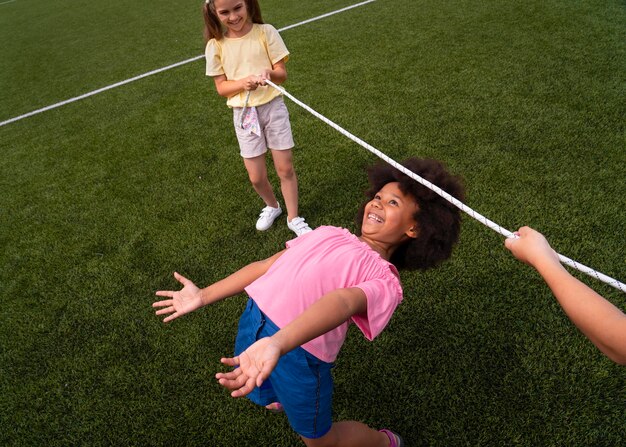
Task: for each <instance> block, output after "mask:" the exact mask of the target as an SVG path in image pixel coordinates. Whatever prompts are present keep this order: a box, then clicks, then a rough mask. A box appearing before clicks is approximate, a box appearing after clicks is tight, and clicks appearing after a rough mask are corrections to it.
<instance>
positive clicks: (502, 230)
mask: <svg viewBox="0 0 626 447" xmlns="http://www.w3.org/2000/svg"><path fill="white" fill-rule="evenodd" d="M265 82H266V83H267V84H268V85H271V86H272V87H274V88H275V89H276V90H278V91H279V92H281V93H282V94H283V95H285V96H286V97H288V98H289V99H291V100H292V101H293V102H295V103H296V104H297V105H299V106H300V107H302V108H303V109H305V110H306V111H308V112H309V113H311V114H312V115H313V116H315V117H317V118H319V119H320V120H321V121H323V122H325V123H326V124H328V125H329V126H330V127H332V128H333V129H335V130H337V131H338V132H339V133H341V134H343V135H345V136H346V137H348V138H349V139H351V140H352V141H354V142H355V143H357V144H359V145H360V146H362V147H364V148H365V149H367V150H368V151H370V152H371V153H373V154H374V155H376V156H377V157H379V158H381V159H382V160H384V161H386V162H387V163H389V164H390V165H391V166H393V167H394V168H396V169H398V170H399V171H400V172H402V173H404V174H406V175H408V176H409V177H411V178H412V179H413V180H415V181H416V182H418V183H421V184H422V185H424V186H425V187H427V188H428V189H430V190H432V191H433V192H435V193H436V194H439V195H440V196H441V197H443V198H444V199H446V200H447V201H448V202H450V203H452V204H453V205H454V206H456V207H457V208H459V209H460V210H461V211H463V212H464V213H466V214H468V215H469V216H470V217H472V218H474V219H476V220H477V221H478V222H480V223H482V224H483V225H486V226H487V227H489V228H491V229H492V230H494V231H495V232H497V233H500V234H501V235H503V236H505V237H508V238H515V237H517V236H516V235H515V234H513V233H512V232H510V231H509V230H507V229H505V228H502V227H501V226H500V225H498V224H496V223H495V222H492V221H491V220H489V219H487V218H486V217H485V216H483V215H481V214H479V213H477V212H476V211H474V210H473V209H472V208H470V207H468V206H467V205H465V204H464V203H463V202H461V201H460V200H458V199H456V198H454V197H452V196H451V195H450V194H448V193H447V192H445V191H444V190H443V189H441V188H439V187H438V186H436V185H434V184H432V183H431V182H429V181H428V180H426V179H424V178H422V177H420V176H419V175H417V174H415V173H414V172H413V171H410V170H409V169H407V168H405V167H404V166H402V165H401V164H400V163H398V162H397V161H395V160H393V159H392V158H390V157H388V156H387V155H385V154H384V153H382V152H381V151H379V150H378V149H376V148H375V147H373V146H371V145H369V144H367V143H366V142H365V141H363V140H361V139H360V138H358V137H356V136H354V135H352V134H351V133H350V132H348V131H347V130H345V129H343V128H342V127H341V126H339V125H337V124H335V123H334V122H332V121H331V120H329V119H328V118H326V117H325V116H324V115H322V114H320V113H318V112H316V111H315V110H313V109H312V108H311V107H309V106H307V105H306V104H304V103H303V102H302V101H300V100H298V99H297V98H295V97H294V96H293V95H291V94H290V93H288V92H287V91H286V90H285V89H284V88H282V87H279V86H278V85H276V84H274V83H273V82H272V81H270V80H265ZM557 254H558V253H557ZM558 256H559V260H560V261H561V263H563V264H565V265H568V266H570V267H572V268H574V269H576V270H579V271H581V272H583V273H585V274H587V275H589V276H591V277H593V278H596V279H598V280H600V281H602V282H605V283H607V284H609V285H610V286H613V287H615V288H616V289H619V290H621V291H622V292H625V293H626V284H624V283H621V282H620V281H618V280H616V279H613V278H611V277H610V276H607V275H605V274H603V273H600V272H597V271H595V270H593V269H592V268H590V267H587V266H585V265H583V264H580V263H578V262H576V261H574V260H572V259H570V258H568V257H566V256H563V255H561V254H558Z"/></svg>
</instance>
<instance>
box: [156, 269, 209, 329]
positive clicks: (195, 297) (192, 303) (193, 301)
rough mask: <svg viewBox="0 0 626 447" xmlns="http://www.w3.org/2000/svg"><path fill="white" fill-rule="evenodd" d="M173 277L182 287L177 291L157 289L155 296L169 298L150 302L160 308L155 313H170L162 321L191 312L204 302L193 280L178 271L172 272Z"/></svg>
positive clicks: (165, 321)
mask: <svg viewBox="0 0 626 447" xmlns="http://www.w3.org/2000/svg"><path fill="white" fill-rule="evenodd" d="M174 278H176V280H177V281H178V282H180V283H181V284H182V285H183V288H182V289H180V290H179V291H173V290H159V291H158V292H157V293H156V295H157V296H166V297H170V298H171V299H169V300H163V301H156V302H154V303H152V307H155V308H160V309H159V310H157V311H156V314H157V315H167V314H170V315H169V316H167V317H165V318H164V319H163V323H167V322H169V321H172V320H173V319H175V318H178V317H181V316H183V315H185V314H187V313H189V312H193V311H194V310H196V309H198V308H200V307H202V306H203V304H204V303H203V302H202V297H201V294H200V289H199V288H198V287H197V286H196V285H195V284H194V283H193V282H191V281H190V280H189V279H187V278H185V277H184V276H183V275H181V274H179V273H178V272H174Z"/></svg>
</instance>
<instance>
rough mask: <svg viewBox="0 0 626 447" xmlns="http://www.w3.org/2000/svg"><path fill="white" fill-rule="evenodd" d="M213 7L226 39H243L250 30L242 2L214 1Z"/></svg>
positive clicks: (250, 23) (229, 0) (230, 0)
mask: <svg viewBox="0 0 626 447" xmlns="http://www.w3.org/2000/svg"><path fill="white" fill-rule="evenodd" d="M213 6H214V7H215V14H216V15H217V18H218V19H219V20H220V22H221V23H222V25H223V26H224V27H225V28H226V30H227V31H226V34H227V36H228V37H243V36H245V35H246V34H247V33H248V32H249V31H250V30H251V29H252V22H251V21H250V20H249V17H248V8H247V6H246V2H245V1H244V0H214V1H213Z"/></svg>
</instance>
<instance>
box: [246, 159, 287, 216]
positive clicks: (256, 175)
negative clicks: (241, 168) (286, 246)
mask: <svg viewBox="0 0 626 447" xmlns="http://www.w3.org/2000/svg"><path fill="white" fill-rule="evenodd" d="M243 164H244V165H245V166H246V170H247V171H248V178H249V179H250V183H252V187H253V188H254V190H255V191H256V192H257V194H258V195H259V196H261V198H262V199H263V201H264V202H265V204H266V205H267V206H271V207H272V208H277V207H278V201H277V200H276V196H275V195H274V191H273V190H272V185H270V182H269V180H268V179H267V167H266V166H265V154H263V155H259V156H258V157H254V158H244V159H243Z"/></svg>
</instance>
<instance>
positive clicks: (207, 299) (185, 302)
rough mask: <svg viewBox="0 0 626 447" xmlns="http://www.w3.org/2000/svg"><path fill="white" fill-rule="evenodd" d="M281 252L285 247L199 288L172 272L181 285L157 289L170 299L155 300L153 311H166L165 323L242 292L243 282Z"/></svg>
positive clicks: (248, 281)
mask: <svg viewBox="0 0 626 447" xmlns="http://www.w3.org/2000/svg"><path fill="white" fill-rule="evenodd" d="M284 252H285V250H282V251H280V252H278V253H276V254H275V255H274V256H271V257H269V258H267V259H264V260H262V261H257V262H253V263H252V264H248V265H247V266H245V267H244V268H242V269H241V270H238V271H236V272H235V273H233V274H232V275H230V276H228V277H226V278H224V279H222V280H221V281H218V282H216V283H214V284H212V285H210V286H208V287H206V288H204V289H200V288H198V287H197V286H196V285H195V284H194V283H193V282H192V281H190V280H189V279H187V278H185V277H184V276H182V275H181V274H179V273H177V272H174V277H175V278H176V279H177V280H178V282H180V283H181V284H182V285H183V288H182V289H180V290H178V291H175V290H159V291H158V292H157V293H156V295H157V296H161V297H168V298H170V299H167V300H163V301H156V302H155V303H153V304H152V307H154V308H159V310H157V312H156V314H157V315H168V316H167V317H165V318H164V319H163V322H164V323H168V322H170V321H172V320H173V319H175V318H178V317H181V316H183V315H185V314H187V313H189V312H192V311H194V310H196V309H198V308H200V307H202V306H206V305H207V304H212V303H215V302H217V301H220V300H223V299H224V298H228V297H229V296H233V295H237V294H239V293H241V292H243V290H244V288H245V287H246V286H248V285H250V284H252V282H253V281H255V280H256V279H257V278H259V277H261V276H262V275H263V274H265V272H267V270H268V269H269V268H270V267H271V266H272V264H273V263H274V262H275V261H276V260H277V259H278V258H279V257H280V256H281V255H282V254H283V253H284Z"/></svg>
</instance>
